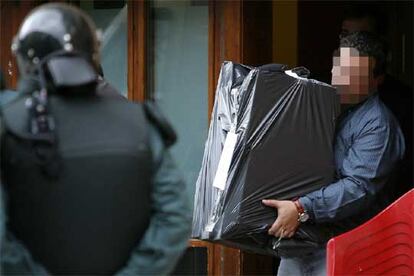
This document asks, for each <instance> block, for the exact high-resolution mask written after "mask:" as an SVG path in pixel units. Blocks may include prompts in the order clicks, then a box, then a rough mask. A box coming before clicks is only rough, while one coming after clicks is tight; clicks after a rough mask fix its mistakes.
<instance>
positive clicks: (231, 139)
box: [213, 132, 237, 191]
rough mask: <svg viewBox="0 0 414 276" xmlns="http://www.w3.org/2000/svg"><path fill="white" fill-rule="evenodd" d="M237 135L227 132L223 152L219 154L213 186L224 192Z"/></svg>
mask: <svg viewBox="0 0 414 276" xmlns="http://www.w3.org/2000/svg"><path fill="white" fill-rule="evenodd" d="M236 142H237V134H236V133H234V132H229V133H228V134H227V137H226V141H225V142H224V147H223V151H222V152H221V156H220V161H219V164H218V167H217V172H216V176H215V177H214V181H213V186H214V187H216V188H218V189H220V190H222V191H223V190H224V187H225V186H226V181H227V176H228V174H229V169H230V163H231V159H232V158H233V153H234V148H235V147H236Z"/></svg>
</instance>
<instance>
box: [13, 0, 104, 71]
mask: <svg viewBox="0 0 414 276" xmlns="http://www.w3.org/2000/svg"><path fill="white" fill-rule="evenodd" d="M12 51H13V53H14V54H15V55H16V57H17V62H18V67H19V71H20V74H21V75H22V76H23V77H24V76H25V75H36V74H37V70H36V68H37V65H38V64H39V63H40V62H41V61H42V59H43V58H45V57H46V56H48V55H50V54H51V53H54V52H59V51H60V52H67V53H77V54H81V55H83V56H84V57H85V58H86V60H88V61H89V62H90V63H91V64H92V66H93V67H94V68H95V69H97V68H98V65H99V41H98V37H97V32H96V28H95V24H94V23H93V21H92V20H91V19H90V18H89V17H88V16H87V15H86V14H85V13H84V12H83V11H81V10H80V9H78V8H76V7H74V6H70V5H67V4H62V3H53V4H45V5H42V6H40V7H38V8H36V9H34V10H33V11H32V12H31V13H30V14H29V15H28V16H27V17H26V18H25V20H24V21H23V23H22V25H21V27H20V29H19V32H18V33H17V35H16V36H15V38H14V40H13V43H12Z"/></svg>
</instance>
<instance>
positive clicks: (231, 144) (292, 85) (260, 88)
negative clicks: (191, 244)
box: [192, 62, 339, 256]
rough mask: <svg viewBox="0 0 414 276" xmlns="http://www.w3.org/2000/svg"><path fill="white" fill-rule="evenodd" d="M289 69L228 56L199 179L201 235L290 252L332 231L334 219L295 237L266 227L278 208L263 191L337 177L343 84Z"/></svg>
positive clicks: (294, 189) (296, 191)
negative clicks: (337, 122) (339, 88)
mask: <svg viewBox="0 0 414 276" xmlns="http://www.w3.org/2000/svg"><path fill="white" fill-rule="evenodd" d="M285 69H286V67H285V66H283V65H278V64H271V65H265V66H262V67H257V68H254V67H249V66H245V65H241V64H236V63H232V62H224V63H223V65H222V67H221V72H220V76H219V80H218V85H217V90H216V96H215V103H214V108H213V112H212V115H211V123H210V129H209V134H208V138H207V142H206V145H205V150H204V157H203V161H202V166H201V170H200V174H199V177H198V180H197V183H196V192H195V202H194V216H193V232H192V236H193V237H194V238H199V239H204V240H210V241H216V242H219V243H223V244H227V245H230V246H234V247H237V248H241V249H245V250H249V251H252V252H256V253H261V254H271V255H277V256H289V255H295V254H297V253H298V252H306V249H312V248H314V247H318V246H320V245H321V244H323V243H324V242H326V240H327V239H328V238H329V237H330V236H331V233H330V231H329V229H330V227H329V225H323V226H320V225H318V227H316V226H315V225H313V224H312V223H304V224H302V225H301V226H300V228H299V229H298V231H297V232H296V234H295V236H294V237H293V238H292V239H283V240H281V241H278V240H276V239H275V238H273V237H271V236H269V235H268V234H267V230H268V229H269V228H270V226H271V225H272V223H273V222H274V221H275V219H276V217H277V212H276V210H275V209H272V208H269V207H265V206H264V205H263V204H262V202H261V201H262V199H279V200H291V199H293V198H296V197H298V196H301V195H305V194H307V193H309V192H311V191H314V190H317V189H319V188H321V187H323V186H325V185H327V184H329V183H331V182H332V181H333V180H334V177H335V167H334V156H333V140H334V133H335V120H336V118H337V116H338V114H339V97H338V95H337V93H336V90H335V89H334V88H333V87H332V86H330V85H328V84H325V83H322V82H319V81H316V80H312V79H307V78H306V77H303V76H304V75H307V74H309V71H307V70H306V69H305V68H303V67H301V68H299V69H298V70H295V69H294V70H289V71H286V70H285ZM295 72H296V73H295Z"/></svg>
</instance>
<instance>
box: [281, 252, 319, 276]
mask: <svg viewBox="0 0 414 276" xmlns="http://www.w3.org/2000/svg"><path fill="white" fill-rule="evenodd" d="M301 275H303V276H325V275H326V248H321V249H320V250H317V251H315V252H312V253H310V254H307V255H303V256H300V257H294V258H282V259H281V261H280V265H279V269H278V271H277V276H301Z"/></svg>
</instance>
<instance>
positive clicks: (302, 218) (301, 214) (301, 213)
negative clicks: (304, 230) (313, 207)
mask: <svg viewBox="0 0 414 276" xmlns="http://www.w3.org/2000/svg"><path fill="white" fill-rule="evenodd" d="M293 203H294V204H295V206H296V210H297V211H298V221H299V222H301V223H303V222H307V221H308V219H309V214H308V213H307V212H306V210H305V209H304V208H303V206H302V204H300V202H299V199H296V200H294V201H293Z"/></svg>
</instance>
